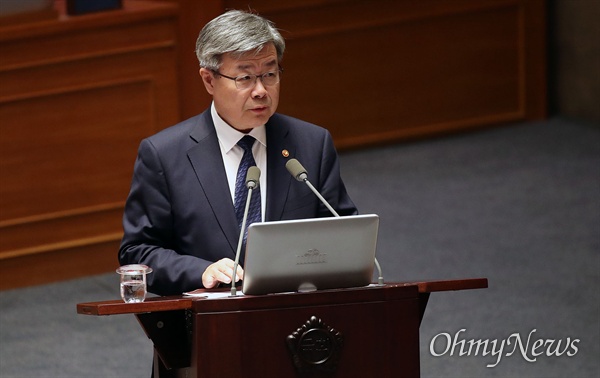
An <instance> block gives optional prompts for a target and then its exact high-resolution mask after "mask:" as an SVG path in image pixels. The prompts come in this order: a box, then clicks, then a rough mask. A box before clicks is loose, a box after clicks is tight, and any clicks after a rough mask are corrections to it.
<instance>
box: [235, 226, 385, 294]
mask: <svg viewBox="0 0 600 378" xmlns="http://www.w3.org/2000/svg"><path fill="white" fill-rule="evenodd" d="M378 230H379V216H377V215H375V214H366V215H355V216H347V217H337V218H316V219H298V220H289V221H276V222H264V223H253V224H252V225H250V227H249V228H248V239H247V242H246V257H245V263H244V281H243V285H242V291H243V292H244V294H248V295H261V294H270V293H281V292H295V291H312V290H323V289H338V288H348V287H360V286H367V285H369V284H370V283H371V280H372V277H373V266H374V260H375V250H376V246H377V233H378Z"/></svg>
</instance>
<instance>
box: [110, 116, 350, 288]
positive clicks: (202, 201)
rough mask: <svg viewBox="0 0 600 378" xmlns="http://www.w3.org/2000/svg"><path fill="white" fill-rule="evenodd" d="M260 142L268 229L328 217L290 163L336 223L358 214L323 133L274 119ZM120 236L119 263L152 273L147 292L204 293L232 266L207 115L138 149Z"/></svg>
mask: <svg viewBox="0 0 600 378" xmlns="http://www.w3.org/2000/svg"><path fill="white" fill-rule="evenodd" d="M266 134H267V171H268V172H267V173H268V174H267V180H268V182H267V204H266V212H265V220H266V221H273V220H284V219H300V218H314V217H325V216H331V214H330V213H329V211H328V210H327V208H326V207H325V206H323V205H322V204H321V203H320V202H319V200H318V198H316V196H315V195H314V194H313V193H312V192H311V191H310V189H309V188H308V187H307V186H306V185H305V184H304V183H301V182H298V181H296V180H295V179H294V178H293V177H291V175H290V174H289V172H288V171H287V170H286V168H285V163H286V162H287V160H288V159H291V158H296V159H298V160H299V161H300V162H301V163H302V164H303V165H304V167H305V168H306V170H307V172H308V178H309V180H310V182H311V183H312V184H313V185H314V186H315V187H316V188H317V190H319V191H320V192H321V194H322V195H323V196H324V197H325V198H326V199H327V201H329V202H330V204H331V206H332V207H333V208H334V209H336V211H338V212H339V213H340V215H351V214H356V213H357V210H356V208H355V206H354V204H353V203H352V201H351V200H350V198H349V197H348V194H347V193H346V189H345V187H344V183H343V182H342V180H341V178H340V172H339V164H338V156H337V153H336V151H335V149H334V146H333V142H332V139H331V135H330V134H329V132H328V131H327V130H325V129H323V128H321V127H318V126H315V125H312V124H309V123H307V122H303V121H300V120H298V119H295V118H291V117H287V116H284V115H281V114H275V115H273V116H272V117H271V119H270V120H269V122H268V123H267V124H266ZM283 150H287V151H289V157H288V158H286V157H284V156H283V154H282V151H283ZM123 229H124V236H123V240H122V242H121V247H120V250H119V262H120V263H121V264H122V265H125V264H146V265H148V266H150V267H151V268H152V269H153V270H154V272H153V273H151V274H149V275H148V288H149V291H151V292H154V293H156V294H160V295H172V294H181V293H182V292H184V291H189V290H193V289H196V288H199V287H202V273H203V272H204V270H205V269H206V268H207V267H208V266H209V265H210V264H211V263H213V262H215V261H217V260H219V259H221V258H224V257H228V258H231V259H234V258H235V251H236V248H237V243H238V237H239V232H240V231H239V229H238V225H237V220H236V217H235V211H234V206H233V202H232V199H231V195H230V191H229V186H228V183H227V177H226V174H225V168H224V165H223V159H222V157H221V152H220V149H219V142H218V140H217V134H216V132H215V127H214V124H213V121H212V118H211V115H210V110H207V111H205V112H204V113H202V114H200V115H197V116H195V117H193V118H190V119H188V120H186V121H183V122H181V123H179V124H177V125H175V126H173V127H170V128H168V129H165V130H163V131H161V132H159V133H158V134H156V135H154V136H151V137H149V138H147V139H144V140H143V141H142V142H141V144H140V147H139V151H138V157H137V160H136V163H135V168H134V174H133V179H132V184H131V191H130V193H129V197H128V199H127V203H126V206H125V213H124V216H123Z"/></svg>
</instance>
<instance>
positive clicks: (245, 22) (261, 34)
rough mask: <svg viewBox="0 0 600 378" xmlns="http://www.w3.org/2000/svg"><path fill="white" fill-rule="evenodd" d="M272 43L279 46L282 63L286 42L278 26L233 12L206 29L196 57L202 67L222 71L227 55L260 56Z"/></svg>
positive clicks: (244, 13) (224, 14)
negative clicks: (220, 69)
mask: <svg viewBox="0 0 600 378" xmlns="http://www.w3.org/2000/svg"><path fill="white" fill-rule="evenodd" d="M271 42H272V43H273V44H274V45H275V50H276V51H277V59H278V61H281V60H282V59H283V51H284V50H285V41H284V40H283V37H282V36H281V34H279V31H277V29H276V28H275V26H274V24H273V23H272V22H271V21H269V20H267V19H266V18H263V17H261V16H259V15H256V14H252V13H248V12H244V11H239V10H232V11H228V12H226V13H223V14H222V15H220V16H218V17H217V18H215V19H213V20H211V21H210V22H209V23H208V24H206V26H204V28H202V31H200V35H199V36H198V39H197V40H196V56H197V57H198V61H199V62H200V67H203V68H207V69H211V70H218V69H219V68H220V67H221V57H222V55H223V54H225V53H232V54H233V55H234V57H239V56H241V55H242V54H244V53H247V52H249V51H256V52H260V50H261V49H262V48H263V46H264V45H266V44H268V43H271Z"/></svg>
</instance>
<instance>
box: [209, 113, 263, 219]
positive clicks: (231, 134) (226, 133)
mask: <svg viewBox="0 0 600 378" xmlns="http://www.w3.org/2000/svg"><path fill="white" fill-rule="evenodd" d="M210 113H211V116H212V120H213V123H214V124H215V129H216V131H217V138H218V139H219V147H220V148H221V156H222V157H223V163H224V164H225V172H226V173H227V182H228V183H229V191H230V194H231V199H232V201H234V202H235V179H236V176H237V170H238V167H239V165H240V161H241V160H242V156H243V155H244V150H243V149H242V148H241V147H240V146H238V145H237V142H238V141H239V140H240V139H242V138H243V137H244V136H245V135H251V136H253V137H254V139H256V140H257V142H255V143H254V145H253V146H252V154H253V155H254V161H256V165H257V166H258V169H260V183H259V185H260V205H261V215H262V220H263V221H264V220H265V209H266V203H267V133H266V130H265V125H262V126H259V127H255V128H253V129H252V130H251V131H250V132H249V133H248V134H244V133H242V132H241V131H238V130H236V129H234V128H233V127H231V126H229V124H227V122H225V121H224V120H223V119H222V118H221V116H219V114H217V110H216V109H215V104H214V102H213V103H212V104H211V106H210ZM253 195H254V194H253Z"/></svg>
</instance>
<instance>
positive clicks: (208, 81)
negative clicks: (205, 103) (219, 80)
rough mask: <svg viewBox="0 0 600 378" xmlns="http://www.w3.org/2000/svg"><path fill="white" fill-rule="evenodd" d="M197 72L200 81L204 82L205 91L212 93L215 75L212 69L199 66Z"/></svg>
mask: <svg viewBox="0 0 600 378" xmlns="http://www.w3.org/2000/svg"><path fill="white" fill-rule="evenodd" d="M198 73H200V77H201V78H202V82H203V83H204V87H205V88H206V91H207V92H208V93H209V94H210V95H212V94H213V92H214V80H215V77H214V76H213V73H212V71H210V70H207V69H206V68H200V70H199V71H198Z"/></svg>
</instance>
